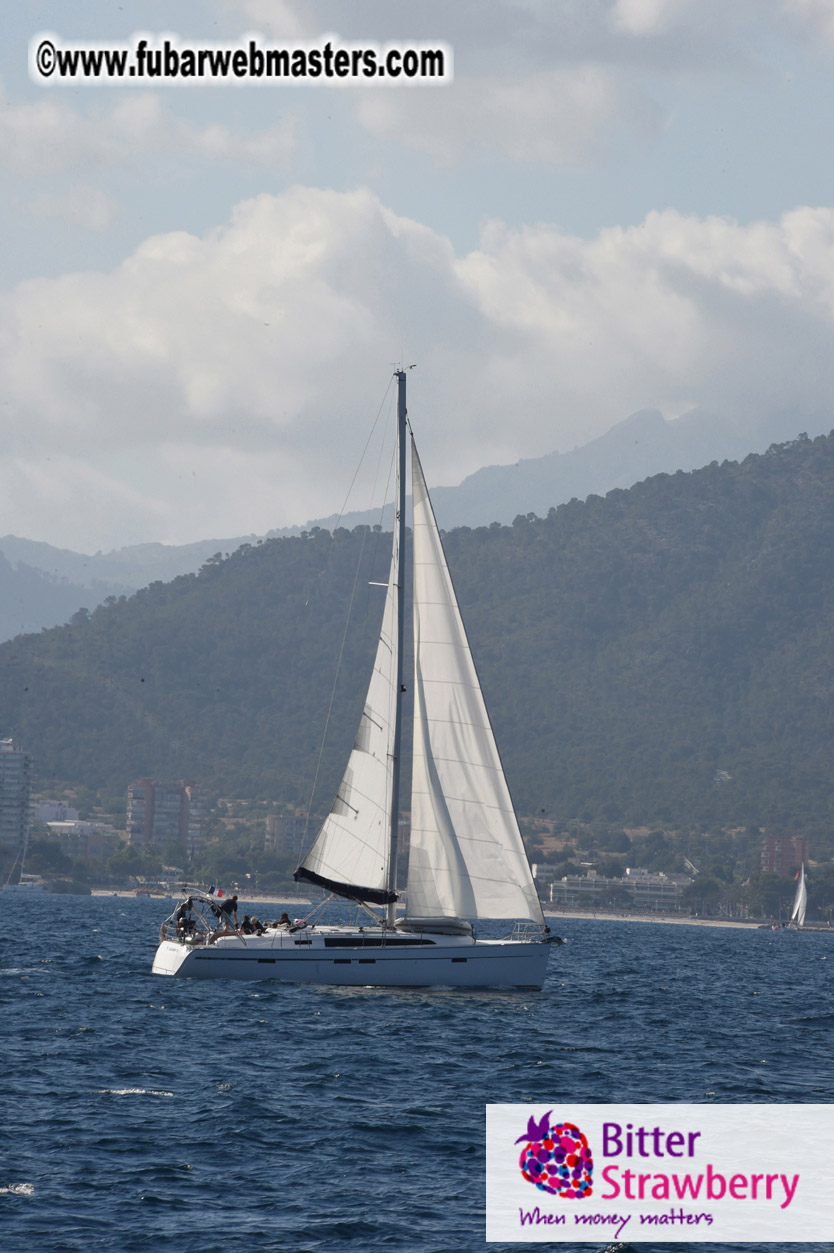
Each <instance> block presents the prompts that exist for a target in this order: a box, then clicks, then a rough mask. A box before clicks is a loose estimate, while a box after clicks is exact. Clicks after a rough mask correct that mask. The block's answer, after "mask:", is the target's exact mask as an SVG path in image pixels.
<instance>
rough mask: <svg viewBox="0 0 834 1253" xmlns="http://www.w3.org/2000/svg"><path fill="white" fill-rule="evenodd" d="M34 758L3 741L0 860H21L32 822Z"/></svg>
mask: <svg viewBox="0 0 834 1253" xmlns="http://www.w3.org/2000/svg"><path fill="white" fill-rule="evenodd" d="M31 789H32V758H31V757H30V756H29V754H28V753H25V752H24V751H23V749H22V748H18V747H17V746H16V745H15V744H14V743H13V741H12V740H0V859H2V861H3V864H4V865H6V866H8V867H9V868H11V866H12V865H13V864H14V863H15V861H17V859H18V858H20V857H21V855H22V853H23V849H24V848H25V846H26V840H27V838H28V835H29V824H30V821H31V812H32V805H31Z"/></svg>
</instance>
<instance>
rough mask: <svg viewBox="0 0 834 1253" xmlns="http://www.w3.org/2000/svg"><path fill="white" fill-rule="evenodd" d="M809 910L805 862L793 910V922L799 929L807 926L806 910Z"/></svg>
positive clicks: (797, 886)
mask: <svg viewBox="0 0 834 1253" xmlns="http://www.w3.org/2000/svg"><path fill="white" fill-rule="evenodd" d="M807 908H808V889H807V888H806V887H805V862H803V863H802V868H801V870H800V874H799V882H798V883H797V885H796V896H795V897H794V898H793V909H792V910H791V922H795V923H796V925H797V926H798V927H804V926H805V910H806V909H807Z"/></svg>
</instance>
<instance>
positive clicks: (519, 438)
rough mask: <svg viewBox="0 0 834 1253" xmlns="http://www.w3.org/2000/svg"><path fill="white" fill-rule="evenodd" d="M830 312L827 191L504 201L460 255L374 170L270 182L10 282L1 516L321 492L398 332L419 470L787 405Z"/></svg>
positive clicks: (180, 516) (339, 475)
mask: <svg viewBox="0 0 834 1253" xmlns="http://www.w3.org/2000/svg"><path fill="white" fill-rule="evenodd" d="M833 328H834V211H832V210H830V209H811V208H800V209H796V210H795V211H793V212H791V213H789V214H786V215H785V216H784V217H783V218H782V219H780V220H779V221H775V222H759V223H754V224H751V225H749V226H740V225H738V224H737V223H735V222H733V221H731V220H729V219H724V218H718V217H710V218H703V219H701V218H696V217H686V216H683V215H681V214H678V213H676V212H673V211H667V212H664V213H651V214H649V215H648V216H647V217H646V219H645V220H644V221H643V222H642V223H641V224H640V225H638V226H635V227H632V228H630V229H610V230H605V231H602V232H601V233H600V234H599V235H598V236H596V237H595V238H593V239H589V240H585V239H581V238H577V237H573V236H570V235H565V234H563V233H561V232H560V231H559V230H557V229H556V228H554V227H552V226H548V225H546V224H545V225H540V226H536V227H528V228H525V229H522V230H509V229H507V228H506V227H504V226H502V225H501V224H500V223H496V224H493V225H491V226H489V227H488V228H487V229H486V230H485V232H484V235H483V238H482V241H481V244H480V246H479V247H478V248H477V249H475V250H473V251H472V252H470V253H469V254H467V255H466V256H462V257H457V256H455V254H454V251H453V249H452V247H451V245H450V244H449V243H448V241H446V240H445V239H444V238H442V237H441V236H439V235H437V234H436V233H434V232H433V231H431V230H429V229H428V228H426V227H425V226H423V225H421V224H420V223H418V222H415V221H413V220H411V219H408V218H404V217H401V216H397V215H395V214H394V213H392V212H391V211H390V210H389V209H387V208H386V207H385V205H383V204H382V203H381V202H380V201H379V200H378V199H377V198H376V197H375V196H373V195H372V194H371V193H370V192H368V191H365V190H358V191H355V192H352V193H336V192H326V191H320V190H315V189H309V188H295V189H293V190H291V191H288V192H286V193H284V194H283V195H280V196H267V195H262V196H259V197H257V198H255V199H254V200H250V201H247V202H244V203H242V204H240V205H238V207H237V208H236V210H235V212H234V214H233V216H232V218H231V219H230V221H229V222H228V223H227V224H226V225H225V226H223V227H222V228H219V229H217V230H214V231H212V232H210V233H208V234H207V235H205V236H204V237H202V238H199V237H197V236H194V235H190V234H186V233H172V234H167V235H159V236H155V237H153V238H150V239H148V240H147V241H146V242H145V243H144V244H143V245H142V246H141V247H140V248H138V249H137V250H136V251H135V252H134V253H133V254H132V255H131V256H130V257H128V258H127V259H126V260H125V261H124V262H123V264H122V265H120V266H119V267H118V268H116V269H115V270H113V271H112V272H111V273H93V272H88V273H78V274H68V275H65V276H64V277H62V278H60V279H55V280H48V279H39V280H32V281H29V282H25V283H22V284H20V285H19V286H18V287H17V288H16V289H14V290H13V291H11V292H9V293H8V294H7V295H6V297H5V298H4V300H3V301H2V304H0V395H2V396H3V398H4V404H3V408H2V410H0V413H2V414H4V415H7V416H5V417H4V418H3V419H2V426H3V441H4V452H5V456H6V466H5V469H4V472H3V480H4V483H5V488H6V491H5V492H2V491H0V500H3V498H4V496H5V501H4V503H3V506H2V508H0V533H3V532H4V531H16V532H20V531H23V532H24V533H28V534H40V535H43V536H44V537H45V538H49V537H51V538H52V539H53V540H54V539H55V538H57V537H58V536H60V535H62V534H64V533H65V527H66V519H67V517H68V516H72V519H73V526H74V527H75V528H76V534H77V535H78V536H79V537H81V536H82V534H83V535H86V536H87V539H86V541H85V544H82V546H87V547H89V546H92V547H94V548H97V547H101V546H110V545H111V544H115V543H117V542H125V536H126V535H128V534H129V536H130V538H131V539H134V538H138V536H137V535H136V530H137V528H139V529H141V528H142V527H144V528H145V530H144V534H145V536H146V537H147V538H165V539H169V540H178V541H185V540H189V539H197V538H200V537H201V536H202V535H205V534H207V533H209V532H211V533H213V534H221V535H222V534H227V535H234V534H246V533H249V532H252V531H263V530H266V529H268V528H269V527H272V526H278V525H282V524H285V523H289V522H298V521H303V520H305V519H306V518H309V517H315V516H317V515H322V514H329V513H332V512H333V511H334V510H335V509H337V508H338V506H339V505H340V504H341V501H342V496H343V492H344V489H345V486H346V484H347V482H348V481H349V478H350V469H349V468H352V467H353V465H354V464H355V454H356V450H357V449H358V447H359V446H360V445H361V443H362V441H363V440H364V437H365V433H366V430H367V429H368V426H369V420H370V417H371V416H372V414H373V412H375V410H376V406H377V404H378V401H379V398H380V396H381V393H382V391H383V389H384V386H385V383H386V381H387V377H388V376H389V374H390V372H391V369H392V366H393V363H394V362H395V361H396V360H397V359H401V354H402V355H406V356H407V357H408V360H409V362H410V361H417V362H418V363H419V370H418V371H417V372H416V373H415V374H414V375H413V376H412V380H413V381H412V383H411V394H412V412H413V413H414V416H415V421H416V423H417V426H418V431H419V432H420V433H421V435H422V439H421V443H422V444H423V447H424V452H425V463H426V470H427V474H428V477H429V480H430V481H433V482H435V483H437V482H447V483H448V482H457V481H459V480H460V478H462V477H463V476H464V475H465V474H467V473H469V472H471V471H473V470H475V469H477V468H478V467H479V466H480V465H483V464H487V463H494V462H501V461H504V462H507V461H514V460H517V459H518V458H519V457H521V456H534V455H539V454H542V453H546V452H550V451H552V450H553V449H555V448H565V447H570V446H571V445H573V444H575V443H580V442H585V441H587V440H589V439H591V438H593V437H594V436H596V435H599V434H601V433H602V432H603V431H604V430H606V429H608V427H610V426H611V425H613V424H614V423H615V422H617V421H619V420H620V419H622V418H623V417H624V416H625V415H626V414H627V413H629V412H630V411H632V410H634V409H637V408H642V407H645V406H656V407H658V408H660V409H661V410H664V411H666V412H667V413H678V412H680V411H681V409H682V408H687V407H689V406H692V405H696V404H701V405H703V406H705V407H707V408H709V409H711V410H713V411H717V412H723V413H726V414H731V415H733V416H739V415H740V416H741V417H743V418H749V417H750V416H751V415H752V416H760V417H762V418H765V417H767V416H768V415H770V414H773V413H777V412H779V411H780V410H785V411H786V412H787V411H790V412H791V413H794V414H795V415H796V423H797V430H798V429H801V427H802V425H803V424H804V421H805V416H804V415H806V414H809V413H814V412H817V413H823V412H824V411H825V410H826V409H827V407H828V404H829V397H830V394H831V391H832V388H833V387H834V358H832V354H831V352H830V340H831V335H832V329H833ZM787 434H795V431H790V432H788V433H787ZM84 466H87V467H88V469H87V470H84V469H83V467H84ZM89 467H92V470H90V469H89ZM91 473H94V474H95V475H96V476H98V477H97V478H96V479H95V484H94V490H91V480H90V478H89V475H90V474H91ZM15 484H17V486H16V487H15ZM58 486H60V492H58ZM120 493H123V494H124V499H122V500H120ZM367 503H369V502H367V501H364V500H362V501H354V502H353V507H364V506H365V505H367ZM21 510H23V513H21V512H20V511H21ZM21 518H23V519H24V520H23V521H21ZM27 518H28V519H29V522H27V521H26V519H27ZM47 531H48V533H47ZM67 542H68V541H67ZM74 542H76V543H79V542H80V538H79V539H76V540H75V541H74Z"/></svg>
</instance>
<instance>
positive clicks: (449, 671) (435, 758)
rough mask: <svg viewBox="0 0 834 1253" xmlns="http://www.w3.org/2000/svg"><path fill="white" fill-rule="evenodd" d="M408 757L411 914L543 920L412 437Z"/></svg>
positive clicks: (430, 916) (422, 916)
mask: <svg viewBox="0 0 834 1253" xmlns="http://www.w3.org/2000/svg"><path fill="white" fill-rule="evenodd" d="M412 500H413V510H414V531H413V555H414V747H413V753H414V760H413V771H412V792H411V850H410V854H409V866H408V893H407V895H408V911H407V916H408V918H425V919H432V918H437V919H439V918H450V917H458V918H528V919H530V920H532V921H534V922H537V923H543V921H544V919H543V916H542V910H541V905H540V904H539V899H538V895H537V893H536V889H535V885H534V883H533V879H532V876H531V874H530V867H529V864H528V862H527V857H526V854H525V852H524V845H523V843H522V839H521V833H520V831H519V829H518V821H517V819H516V816H515V810H514V809H513V804H512V800H511V799H510V794H509V789H508V787H507V781H506V779H505V777H504V770H503V767H502V765H501V759H500V757H499V755H498V749H497V747H496V744H495V738H494V736H493V732H492V727H491V725H490V721H489V715H488V714H487V710H486V705H485V703H484V698H483V695H482V693H481V686H480V683H479V681H478V675H477V672H476V670H475V664H474V662H473V660H472V654H471V652H470V650H469V642H468V640H467V638H466V630H465V628H464V625H463V620H462V618H461V615H460V610H459V608H458V604H457V599H456V597H455V591H454V587H453V585H452V580H451V576H450V574H449V570H448V567H447V565H446V557H445V554H444V552H443V545H442V543H441V539H440V532H439V531H438V528H437V522H436V520H435V517H434V511H433V509H432V505H431V501H430V500H429V496H428V491H427V489H426V483H425V479H424V477H423V471H422V467H421V466H420V460H419V457H418V456H417V450H416V448H415V447H414V442H413V440H412Z"/></svg>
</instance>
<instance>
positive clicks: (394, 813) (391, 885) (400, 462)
mask: <svg viewBox="0 0 834 1253" xmlns="http://www.w3.org/2000/svg"><path fill="white" fill-rule="evenodd" d="M396 379H397V483H398V494H397V502H396V513H395V517H394V526H395V532H394V534H395V543H396V546H397V552H398V553H399V561H398V575H397V578H398V582H397V673H396V679H395V682H396V688H397V690H396V705H395V714H394V744H393V748H392V755H393V758H394V760H393V763H392V765H393V770H392V781H391V845H390V849H389V855H388V891H389V892H391V893H395V892H396V890H397V845H398V843H399V828H400V765H401V754H400V741H401V739H402V723H403V644H404V642H405V579H404V576H403V558H404V556H405V444H406V440H405V422H406V405H405V370H397V372H396ZM396 913H397V902H396V900H391V901H390V903H389V905H388V917H387V921H388V926H389V927H393V925H394V920H395V918H396Z"/></svg>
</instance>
